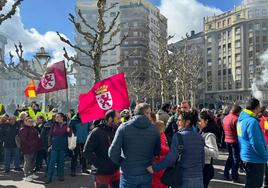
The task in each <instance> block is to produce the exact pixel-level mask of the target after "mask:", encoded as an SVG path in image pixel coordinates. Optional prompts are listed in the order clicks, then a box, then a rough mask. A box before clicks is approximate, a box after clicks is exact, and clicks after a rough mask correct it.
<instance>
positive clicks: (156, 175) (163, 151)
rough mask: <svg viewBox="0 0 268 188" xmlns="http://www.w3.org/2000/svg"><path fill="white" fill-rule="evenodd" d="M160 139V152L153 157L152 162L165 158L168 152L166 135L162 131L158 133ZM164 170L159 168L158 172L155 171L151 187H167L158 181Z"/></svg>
mask: <svg viewBox="0 0 268 188" xmlns="http://www.w3.org/2000/svg"><path fill="white" fill-rule="evenodd" d="M160 139H161V152H160V155H159V156H158V157H155V159H154V163H157V162H159V161H161V160H163V159H164V158H165V156H166V155H167V154H168V151H169V147H168V144H167V137H166V135H165V133H164V132H162V133H161V134H160ZM164 171H165V170H161V171H159V172H155V173H154V175H153V181H152V188H167V186H166V185H164V184H162V183H161V181H160V178H161V177H162V175H163V174H164Z"/></svg>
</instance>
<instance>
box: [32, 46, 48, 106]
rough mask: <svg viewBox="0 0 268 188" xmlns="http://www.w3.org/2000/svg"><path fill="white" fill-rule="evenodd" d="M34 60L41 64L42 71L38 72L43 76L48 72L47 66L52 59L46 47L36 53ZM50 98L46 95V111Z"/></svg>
mask: <svg viewBox="0 0 268 188" xmlns="http://www.w3.org/2000/svg"><path fill="white" fill-rule="evenodd" d="M34 58H35V59H36V61H37V62H38V63H39V65H40V69H41V70H37V71H40V72H41V73H42V75H43V73H44V72H45V71H46V67H47V64H48V62H49V60H50V58H51V57H50V55H49V54H48V52H46V50H45V48H44V47H41V48H40V49H39V51H38V52H36V54H35V56H34ZM48 98H49V95H47V94H44V101H43V102H44V109H43V110H45V109H46V105H47V101H48Z"/></svg>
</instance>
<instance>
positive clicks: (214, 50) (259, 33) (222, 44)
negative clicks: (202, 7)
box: [204, 0, 268, 103]
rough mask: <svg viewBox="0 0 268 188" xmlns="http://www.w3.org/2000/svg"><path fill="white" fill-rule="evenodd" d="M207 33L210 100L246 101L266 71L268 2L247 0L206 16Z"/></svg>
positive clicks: (206, 56) (207, 83)
mask: <svg viewBox="0 0 268 188" xmlns="http://www.w3.org/2000/svg"><path fill="white" fill-rule="evenodd" d="M204 35H205V53H204V62H205V70H206V73H205V79H206V83H205V85H206V87H205V88H206V100H207V101H211V102H217V101H221V102H234V101H238V102H241V103H242V102H244V101H245V99H246V98H248V97H249V96H250V95H251V93H252V92H251V90H252V84H253V82H254V79H258V76H259V75H260V74H261V72H262V70H263V69H262V67H261V63H260V60H259V58H260V56H261V54H262V53H263V52H265V51H266V50H267V48H268V1H267V0H246V1H244V2H243V4H242V5H241V6H238V7H235V8H234V10H231V11H229V12H226V13H223V14H221V15H218V16H212V17H206V18H204ZM263 89H264V88H263ZM266 92H267V91H265V89H264V93H266ZM264 100H268V99H264Z"/></svg>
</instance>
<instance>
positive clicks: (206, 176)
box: [203, 164, 214, 188]
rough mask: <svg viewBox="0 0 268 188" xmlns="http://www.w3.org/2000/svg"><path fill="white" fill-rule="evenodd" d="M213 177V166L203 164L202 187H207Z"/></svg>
mask: <svg viewBox="0 0 268 188" xmlns="http://www.w3.org/2000/svg"><path fill="white" fill-rule="evenodd" d="M213 177H214V167H213V165H212V164H205V166H204V169H203V184H204V188H207V187H208V184H209V182H210V180H212V178H213Z"/></svg>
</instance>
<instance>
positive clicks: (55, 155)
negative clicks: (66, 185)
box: [47, 150, 65, 180]
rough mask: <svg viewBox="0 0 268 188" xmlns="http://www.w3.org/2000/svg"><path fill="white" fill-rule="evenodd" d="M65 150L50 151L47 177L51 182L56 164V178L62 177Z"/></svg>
mask: <svg viewBox="0 0 268 188" xmlns="http://www.w3.org/2000/svg"><path fill="white" fill-rule="evenodd" d="M64 157H65V150H51V153H50V160H49V166H48V174H47V177H48V178H49V179H50V180H52V177H53V174H54V170H55V165H56V163H57V172H58V174H57V175H58V177H63V176H64Z"/></svg>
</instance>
